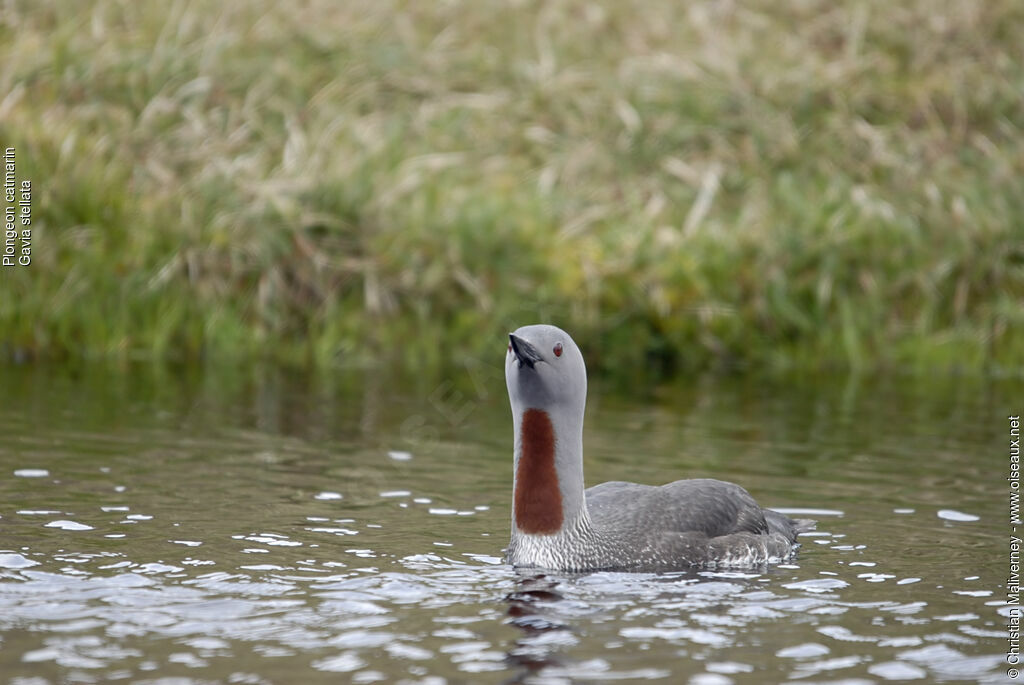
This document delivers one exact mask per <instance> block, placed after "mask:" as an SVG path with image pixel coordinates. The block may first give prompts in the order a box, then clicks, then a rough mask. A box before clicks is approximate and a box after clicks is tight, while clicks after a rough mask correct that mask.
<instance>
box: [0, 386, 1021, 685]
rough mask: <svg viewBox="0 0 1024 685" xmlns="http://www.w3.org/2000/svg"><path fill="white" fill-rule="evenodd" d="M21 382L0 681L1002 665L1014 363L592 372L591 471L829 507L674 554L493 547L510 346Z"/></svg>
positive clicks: (857, 677) (753, 676)
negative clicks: (799, 523) (764, 546)
mask: <svg viewBox="0 0 1024 685" xmlns="http://www.w3.org/2000/svg"><path fill="white" fill-rule="evenodd" d="M3 387H4V392H3V394H2V396H0V678H2V679H4V681H5V682H10V683H21V684H25V683H34V684H41V683H58V682H76V683H77V682H81V683H91V682H161V681H162V680H164V681H166V682H197V683H198V682H202V683H207V682H223V683H290V682H303V683H316V682H332V683H333V682H349V681H350V682H356V683H372V682H386V683H393V682H428V683H443V682H448V683H506V682H538V683H557V682H597V681H604V680H652V681H661V682H666V683H677V682H693V683H702V684H718V683H763V682H786V681H794V682H800V683H810V682H834V683H839V682H843V683H864V682H888V681H915V680H917V681H922V682H942V681H949V682H965V681H967V682H971V681H978V682H1004V680H1005V679H1006V668H1007V666H1006V664H1005V661H1004V658H1005V657H1004V653H1005V650H1006V646H1007V643H1006V636H1007V632H1006V627H1005V625H1006V618H1005V616H1006V613H1007V610H1006V607H1005V606H1004V604H1005V599H1006V594H1005V582H1006V579H1007V574H1008V566H1009V551H1008V542H1009V531H1010V529H1009V526H1008V524H1007V521H1008V519H1007V499H1008V490H1007V487H1006V481H1005V477H1006V475H1007V474H1006V471H1007V470H1008V456H1007V454H1008V452H1007V443H1006V436H1007V422H1006V418H1005V417H1006V414H1007V413H1008V412H1010V411H1012V410H1013V407H1012V403H1011V402H1010V401H1009V400H1008V398H1009V397H1011V390H1012V387H1013V386H1012V385H1009V384H1006V385H1002V384H999V383H995V382H992V381H977V380H975V381H970V380H964V379H951V380H940V381H928V382H924V381H921V380H910V379H893V378H888V379H881V380H878V379H876V380H852V379H843V378H839V379H834V378H815V379H800V378H794V379H786V380H785V381H782V380H775V381H764V380H759V381H755V380H735V379H721V378H719V379H714V378H702V379H683V380H681V381H679V382H678V383H675V384H673V385H672V386H669V387H662V388H656V389H651V390H648V391H643V392H640V391H637V390H636V389H635V388H631V389H630V391H629V392H628V393H627V394H623V393H622V392H620V391H619V390H617V389H615V388H613V387H611V386H610V385H607V384H606V385H601V384H599V383H594V382H592V385H591V399H590V402H589V405H588V411H587V429H586V435H585V445H586V452H587V463H586V473H587V482H588V485H590V484H595V483H597V482H601V481H603V480H612V479H624V480H636V481H641V482H650V483H658V482H665V481H669V480H674V479H676V478H680V477H717V478H723V479H728V480H733V481H736V482H739V483H741V484H742V485H744V486H745V487H747V489H748V490H750V491H751V493H752V494H753V495H754V496H755V497H756V498H757V499H758V500H759V501H760V502H761V503H762V504H763V505H766V506H773V507H778V508H782V509H783V510H788V511H793V510H798V509H810V510H813V511H814V514H813V516H814V517H815V518H817V519H818V520H819V526H818V530H817V531H816V532H814V533H812V534H810V535H807V536H805V537H803V548H802V549H801V551H800V554H799V556H798V557H797V559H796V560H795V561H793V562H792V563H787V564H783V565H779V566H773V567H770V568H757V569H747V570H742V571H737V570H729V571H718V572H710V571H705V572H691V573H679V574H669V575H661V576H656V575H629V574H609V573H599V574H591V575H582V576H565V575H558V574H544V575H539V574H529V573H517V572H516V571H514V570H513V569H511V568H510V567H508V566H506V565H505V564H504V563H503V562H502V548H503V546H504V545H505V543H506V542H507V540H508V528H509V503H510V495H511V492H510V491H511V476H512V465H511V420H510V416H509V410H508V407H507V404H506V403H507V400H506V397H505V394H504V384H503V382H502V380H501V377H500V367H497V369H492V368H490V367H480V368H477V369H470V370H469V371H468V372H467V373H464V374H455V375H454V376H453V378H452V379H451V380H449V381H445V382H440V383H430V382H423V381H420V382H413V383H411V384H410V383H409V382H401V381H398V380H388V379H385V378H384V375H382V374H380V373H373V374H366V375H351V374H341V373H339V374H336V375H325V376H320V377H316V378H304V377H298V376H295V375H293V374H289V373H286V372H284V371H276V370H272V369H271V370H267V369H261V370H257V371H253V372H249V373H246V374H241V375H231V374H229V373H218V374H213V373H205V374H204V373H202V372H200V371H197V370H190V369H179V370H172V371H168V370H160V369H149V368H147V369H127V370H121V371H109V370H94V369H89V370H86V371H84V372H78V373H71V372H67V371H62V370H54V369H46V368H18V369H11V368H8V369H4V370H3ZM170 679H177V680H170Z"/></svg>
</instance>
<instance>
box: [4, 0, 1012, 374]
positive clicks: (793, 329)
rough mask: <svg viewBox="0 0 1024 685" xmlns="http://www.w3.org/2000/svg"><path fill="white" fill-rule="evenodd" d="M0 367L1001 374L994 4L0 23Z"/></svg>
mask: <svg viewBox="0 0 1024 685" xmlns="http://www.w3.org/2000/svg"><path fill="white" fill-rule="evenodd" d="M0 7H2V8H0V12H2V17H3V19H2V26H0V44H2V46H3V47H2V48H0V50H2V60H0V144H2V145H4V146H13V147H15V148H16V149H17V160H18V174H19V177H20V178H30V179H31V180H32V181H33V186H34V207H33V212H34V217H35V223H34V229H35V232H34V236H33V262H32V265H31V267H29V268H10V267H8V268H5V269H3V270H2V271H0V279H2V293H0V349H2V351H3V354H4V355H5V356H7V357H8V358H24V357H53V358H81V357H114V358H118V359H135V358H147V359H148V358H153V359H172V360H178V359H185V360H188V359H203V360H234V359H251V358H253V357H271V358H273V359H275V360H280V361H285V362H288V363H295V364H302V365H308V366H312V367H321V366H327V365H337V364H365V363H368V362H372V361H373V360H387V361H392V362H401V363H413V364H418V365H435V366H436V365H443V364H445V363H447V362H451V361H453V360H458V359H459V358H468V357H476V358H482V359H500V358H501V355H502V354H503V353H504V348H505V342H504V334H505V333H506V332H507V331H508V330H510V329H512V328H514V327H516V326H518V325H521V324H525V323H533V322H536V321H540V320H543V321H549V322H552V323H557V324H559V325H561V326H563V327H565V328H567V329H568V330H569V331H570V332H571V333H572V334H573V336H574V337H575V339H576V340H577V341H578V342H580V344H581V347H583V349H584V352H585V353H586V354H587V355H588V362H589V363H590V365H591V367H592V368H603V369H609V368H611V367H613V366H614V367H615V368H617V369H620V370H630V369H633V370H636V369H653V370H654V371H655V372H658V373H660V372H671V371H673V370H691V369H702V368H708V367H725V368H741V369H751V368H769V367H771V368H775V367H794V366H796V367H807V368H824V369H831V368H843V367H853V368H857V369H879V368H881V369H911V370H934V369H947V370H948V369H965V370H974V371H977V370H983V369H987V370H1003V371H1006V370H1010V371H1011V372H1013V371H1019V369H1021V368H1022V367H1024V304H1022V302H1024V39H1022V36H1024V3H1022V2H1020V1H1019V0H986V1H985V2H977V1H976V0H958V1H953V0H907V1H906V2H895V3H894V2H888V1H883V0H854V1H851V2H844V3H834V2H829V1H828V0H797V1H794V2H781V3H780V2H775V1H773V0H752V1H750V2H734V1H730V0H695V1H691V2H678V1H670V0H644V1H643V2H638V1H634V2H603V3H599V2H586V1H583V0H553V1H548V0H545V1H543V2H541V1H537V2H529V1H511V2H498V1H483V2H468V1H459V0H452V1H446V2H436V3H417V2H397V1H396V2H375V3H357V2H336V1H334V0H307V1H306V2H299V3H277V2H269V1H265V2H246V3H224V2H220V1H219V0H191V1H177V2H169V3H151V2H135V1H134V0H97V1H94V2H89V1H85V0H13V1H12V0H9V1H7V2H4V3H3V4H2V6H0Z"/></svg>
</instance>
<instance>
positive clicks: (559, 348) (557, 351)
mask: <svg viewBox="0 0 1024 685" xmlns="http://www.w3.org/2000/svg"><path fill="white" fill-rule="evenodd" d="M555 356H556V357H561V356H562V343H555Z"/></svg>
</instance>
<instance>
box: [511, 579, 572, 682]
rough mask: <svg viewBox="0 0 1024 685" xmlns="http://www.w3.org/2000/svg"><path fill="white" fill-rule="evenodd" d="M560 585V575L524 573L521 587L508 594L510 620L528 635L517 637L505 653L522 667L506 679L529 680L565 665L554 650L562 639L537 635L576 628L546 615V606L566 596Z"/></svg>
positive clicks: (519, 585) (520, 580)
mask: <svg viewBox="0 0 1024 685" xmlns="http://www.w3.org/2000/svg"><path fill="white" fill-rule="evenodd" d="M558 585H559V580H558V579H557V578H553V577H550V576H547V575H544V574H543V573H538V574H533V575H522V576H521V577H520V579H519V581H518V583H517V588H516V589H515V590H514V591H512V592H510V593H509V594H508V595H506V596H505V601H506V602H507V603H508V615H509V623H510V624H512V625H514V626H516V627H517V628H519V629H520V630H522V631H523V635H524V636H523V638H520V639H518V640H516V642H515V645H514V646H513V647H512V649H510V650H509V651H508V653H507V655H506V657H505V662H506V663H507V664H508V665H509V666H512V667H515V668H518V669H520V670H519V672H518V673H517V674H516V675H514V676H513V677H512V678H509V679H508V680H506V681H505V682H506V683H521V682H525V681H526V680H527V679H528V678H529V677H530V676H533V675H536V674H537V673H539V672H540V671H541V670H543V669H545V668H550V667H552V666H562V665H563V663H564V659H563V658H561V657H559V656H557V655H556V654H555V653H554V651H553V650H554V648H555V647H556V646H557V645H558V644H559V643H558V642H557V641H555V642H553V643H547V642H545V641H543V640H538V639H537V638H538V637H541V636H543V635H545V634H548V633H553V632H558V631H571V630H572V628H571V627H570V626H568V625H566V624H564V623H560V622H558V621H553V620H551V619H550V618H547V617H546V616H545V613H546V612H545V611H544V609H545V607H547V606H550V605H551V604H553V603H556V602H560V601H562V600H563V599H564V597H563V596H562V594H561V593H559V592H558V591H557V589H556V588H557V587H558Z"/></svg>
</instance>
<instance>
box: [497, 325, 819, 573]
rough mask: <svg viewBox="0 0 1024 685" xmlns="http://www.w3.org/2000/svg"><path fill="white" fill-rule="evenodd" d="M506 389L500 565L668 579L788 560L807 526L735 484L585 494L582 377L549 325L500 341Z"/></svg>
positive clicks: (604, 487) (572, 346) (564, 338)
mask: <svg viewBox="0 0 1024 685" xmlns="http://www.w3.org/2000/svg"><path fill="white" fill-rule="evenodd" d="M505 382H506V384H507V386H508V396H509V399H510V400H511V402H512V424H513V427H514V429H515V442H514V445H515V447H514V453H515V468H514V481H513V501H512V540H511V542H510V543H509V546H508V561H509V563H511V564H513V565H515V566H527V567H538V568H545V569H551V570H556V571H570V572H576V571H596V570H615V571H646V572H658V571H674V570H683V569H688V568H692V567H695V566H750V565H755V564H764V563H767V562H772V561H780V560H782V559H786V558H788V557H790V556H792V554H793V553H794V552H795V551H796V548H797V547H798V545H797V544H796V537H797V534H798V533H800V532H802V531H805V530H809V529H810V528H812V527H813V522H811V521H802V520H801V521H794V520H792V519H790V518H788V517H787V516H784V515H783V514H780V513H778V512H775V511H771V510H769V509H762V508H761V507H760V506H758V504H757V502H755V501H754V498H753V497H751V496H750V494H749V493H748V492H747V491H746V490H744V489H743V488H741V487H740V486H739V485H735V484H733V483H726V482H723V481H720V480H712V479H708V478H701V479H694V480H678V481H675V482H674V483H669V484H667V485H662V486H658V487H655V486H650V485H639V484H637V483H625V482H621V481H615V482H611V483H602V484H600V485H596V486H594V487H592V488H587V489H586V490H584V488H583V412H584V408H585V407H586V402H587V369H586V366H585V364H584V363H583V355H582V354H580V350H579V348H578V347H577V346H576V343H575V342H573V340H572V338H571V337H569V334H568V333H566V332H565V331H563V330H562V329H560V328H557V327H555V326H547V325H535V326H524V327H522V328H520V329H518V330H517V331H516V332H515V333H511V334H509V346H508V354H507V356H506V359H505Z"/></svg>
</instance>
